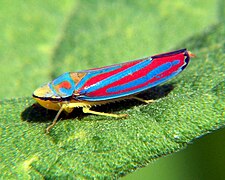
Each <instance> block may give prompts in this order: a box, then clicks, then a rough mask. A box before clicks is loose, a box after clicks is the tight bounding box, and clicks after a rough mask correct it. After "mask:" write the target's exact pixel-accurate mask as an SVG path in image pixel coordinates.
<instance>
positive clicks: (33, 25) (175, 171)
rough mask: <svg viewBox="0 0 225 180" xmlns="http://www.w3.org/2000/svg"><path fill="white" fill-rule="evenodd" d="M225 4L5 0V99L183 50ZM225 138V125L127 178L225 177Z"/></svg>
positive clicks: (1, 54)
mask: <svg viewBox="0 0 225 180" xmlns="http://www.w3.org/2000/svg"><path fill="white" fill-rule="evenodd" d="M224 7H225V5H224V2H223V1H222V0H218V1H214V0H206V1H197V0H186V1H179V0H175V1H173V2H172V1H171V2H169V1H168V2H167V1H156V0H155V1H147V0H140V1H138V0H136V1H135V0H133V1H106V0H105V1H103V0H101V1H91V0H89V1H78V0H65V1H63V2H61V1H54V0H47V1H43V0H41V1H34V0H30V1H18V0H14V1H13V0H11V1H6V0H2V1H1V2H0V19H1V23H0V24H1V26H0V41H1V43H0V62H1V66H0V72H1V76H0V83H1V88H0V98H1V100H4V99H9V98H15V97H27V96H31V94H32V92H33V90H34V89H35V88H37V87H38V86H40V85H41V84H42V83H44V82H47V81H49V80H51V79H52V78H54V77H56V76H57V75H60V74H61V73H63V72H66V71H75V70H80V69H86V68H91V67H98V66H102V65H109V64H112V63H118V62H123V61H126V60H128V59H134V58H138V57H143V56H148V55H152V54H157V53H160V52H166V51H169V50H171V49H174V48H175V47H178V48H180V45H179V44H182V43H183V42H184V41H186V40H187V39H189V38H191V37H192V36H198V35H201V34H202V33H203V32H206V31H208V30H209V29H210V28H211V27H212V26H213V25H216V24H218V23H221V22H222V23H224V20H225V18H224V17H225V13H224ZM222 38H224V37H222ZM221 41H223V39H221ZM112 56H113V58H112ZM92 57H94V58H93V59H95V61H91V58H92ZM96 57H102V58H101V59H99V58H96ZM85 59H88V60H87V61H85ZM96 59H98V60H96ZM81 61H82V63H77V64H75V65H74V67H71V66H70V64H71V62H81ZM224 137H225V130H224V129H221V130H219V131H216V132H214V133H213V134H209V135H207V136H205V137H202V138H200V139H197V140H195V141H193V144H190V145H188V147H187V148H186V149H184V150H183V151H180V152H178V153H174V154H172V155H169V156H166V157H162V158H159V159H158V160H157V161H156V162H154V163H151V164H150V165H149V166H148V167H146V168H143V169H140V170H138V171H136V172H134V173H131V174H130V175H128V176H126V177H124V179H140V178H141V179H224V177H225V172H224V169H225V168H224V164H225V155H224V154H225V141H224V140H225V138H224Z"/></svg>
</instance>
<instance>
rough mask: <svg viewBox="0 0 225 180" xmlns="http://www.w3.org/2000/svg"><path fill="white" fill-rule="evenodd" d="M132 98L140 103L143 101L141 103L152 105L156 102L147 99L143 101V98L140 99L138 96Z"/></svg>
mask: <svg viewBox="0 0 225 180" xmlns="http://www.w3.org/2000/svg"><path fill="white" fill-rule="evenodd" d="M132 98H133V99H136V100H138V101H141V102H144V103H147V104H148V103H152V102H154V100H153V99H150V100H145V99H142V98H139V97H136V96H132Z"/></svg>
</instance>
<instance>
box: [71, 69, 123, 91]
mask: <svg viewBox="0 0 225 180" xmlns="http://www.w3.org/2000/svg"><path fill="white" fill-rule="evenodd" d="M120 67H121V65H116V66H110V67H108V68H104V69H100V70H99V69H98V70H87V71H80V72H84V73H85V72H86V73H87V75H85V76H84V77H83V78H82V79H81V80H80V82H79V83H78V84H77V85H76V87H75V90H79V89H80V88H82V87H83V85H84V84H85V83H86V82H87V81H88V80H89V79H90V78H92V77H94V76H97V75H99V74H102V73H107V72H110V71H114V70H116V69H118V68H120ZM80 93H81V92H80Z"/></svg>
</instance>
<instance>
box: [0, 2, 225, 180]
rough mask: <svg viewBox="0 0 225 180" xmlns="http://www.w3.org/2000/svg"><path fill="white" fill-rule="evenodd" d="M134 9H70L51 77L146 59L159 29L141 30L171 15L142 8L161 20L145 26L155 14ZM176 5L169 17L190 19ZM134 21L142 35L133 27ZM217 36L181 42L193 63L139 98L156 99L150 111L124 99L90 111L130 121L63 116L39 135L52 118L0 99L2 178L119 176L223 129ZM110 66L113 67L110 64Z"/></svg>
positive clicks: (223, 79) (217, 32)
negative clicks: (130, 60) (121, 116)
mask: <svg viewBox="0 0 225 180" xmlns="http://www.w3.org/2000/svg"><path fill="white" fill-rule="evenodd" d="M89 2H90V3H89ZM144 2H145V1H143V3H144ZM179 2H180V1H179ZM143 3H140V4H138V3H128V4H127V5H126V6H125V5H124V4H123V3H120V1H118V2H117V1H115V3H112V2H110V3H109V2H105V1H101V2H99V4H96V3H91V1H87V2H86V1H84V3H79V2H78V3H77V4H76V6H75V9H76V10H74V9H73V13H72V14H71V16H70V17H69V19H68V21H67V24H66V25H65V28H64V33H63V35H62V38H61V40H60V41H59V42H58V43H59V44H58V45H57V47H56V48H55V52H54V53H53V58H52V62H53V64H52V66H53V69H54V71H53V72H51V71H49V72H50V74H51V75H52V76H56V75H57V74H60V73H62V72H64V71H68V69H69V70H71V71H74V69H72V68H71V69H70V67H73V68H74V66H72V65H74V62H78V64H77V66H76V69H77V70H78V69H83V68H86V67H93V66H95V65H96V66H98V65H99V66H101V65H106V64H111V63H116V62H119V58H120V59H125V60H127V59H129V58H132V57H134V56H137V57H139V56H143V54H144V55H149V54H147V52H149V48H151V46H150V45H151V43H152V42H154V40H153V39H155V42H156V39H160V36H162V35H164V32H163V31H164V30H165V28H160V25H158V27H156V28H155V30H149V28H150V27H148V26H149V24H152V26H153V27H155V26H156V25H157V22H161V24H162V23H163V24H164V23H167V22H166V18H165V17H166V16H167V15H168V14H169V13H170V11H171V10H167V9H166V8H164V6H163V3H162V4H160V3H159V4H157V3H156V4H151V6H153V7H155V8H156V9H160V8H162V9H163V10H162V12H160V13H162V14H160V15H159V17H158V18H157V19H156V20H151V21H152V22H151V23H150V22H145V21H146V19H147V17H148V18H150V17H151V16H153V17H155V18H156V16H154V14H155V13H157V12H149V9H148V8H147V7H148V6H149V4H143ZM145 3H146V2H145ZM206 4H207V5H209V3H206ZM164 5H165V4H164ZM184 5H185V7H187V5H188V4H182V3H181V4H179V3H178V5H177V6H176V7H175V9H174V10H176V11H174V12H173V13H176V12H177V13H178V14H179V13H180V12H182V13H184V12H186V13H187V14H188V15H190V14H189V13H190V12H191V11H188V8H186V9H184V8H181V7H184ZM201 5H205V3H204V4H201ZM190 6H191V5H190ZM103 7H104V8H103ZM197 7H199V6H197ZM197 7H196V6H194V7H193V8H197ZM118 9H119V10H120V11H121V12H120V11H118ZM152 9H153V11H154V8H152ZM91 10H92V11H91ZM93 10H95V11H93ZM184 10H185V11H184ZM194 12H197V11H194ZM88 13H90V14H88ZM108 13H109V14H111V16H110V17H113V18H112V19H111V18H110V17H109V16H107V14H108ZM123 13H124V14H123ZM149 13H150V15H149ZM203 14H204V13H203ZM125 15H126V16H125ZM127 16H129V17H130V18H128V17H127ZM89 17H90V18H91V19H89ZM131 17H132V18H131ZM144 17H145V18H144ZM172 17H173V16H172ZM184 17H185V16H184ZM195 17H196V16H195ZM130 19H132V21H131V20H130ZM153 19H154V18H153ZM196 19H197V18H195V19H191V20H190V19H189V18H187V19H186V22H185V23H187V21H188V23H189V25H190V24H191V21H192V20H193V21H195V20H196ZM172 20H173V19H172ZM131 22H133V25H132V24H130V23H131ZM139 22H140V24H141V27H136V26H134V25H136V24H139ZM169 22H170V21H169ZM170 23H171V22H170ZM170 23H168V26H169V24H170ZM174 23H177V24H176V27H177V26H178V27H180V28H181V27H182V26H184V24H180V23H181V21H179V20H178V22H176V21H175V22H174ZM174 23H173V26H174ZM194 23H196V24H197V21H195V22H194ZM96 24H97V25H96ZM99 25H102V26H103V28H99V27H101V26H99ZM192 25H194V24H192ZM205 25H207V23H206V24H205ZM173 26H172V25H171V28H168V29H167V30H168V35H165V36H166V39H167V40H162V41H160V42H161V43H162V44H161V43H159V42H158V41H157V42H158V44H157V45H154V47H153V49H155V50H153V51H156V49H157V48H158V49H161V50H163V48H168V47H171V44H170V43H169V41H168V39H169V37H170V36H171V35H172V34H173V33H174V32H173V31H172V27H173ZM198 27H199V29H198V30H199V32H200V30H201V28H200V26H198ZM98 28H99V29H98ZM173 28H174V27H173ZM187 28H190V27H187V26H186V27H184V28H183V29H184V31H186V33H188V31H189V30H190V29H188V30H187ZM124 29H125V30H126V31H125V30H124ZM130 29H131V30H130ZM161 29H163V30H162V31H161ZM185 29H186V30H185ZM130 31H131V32H130ZM142 31H143V32H142ZM148 31H149V34H152V36H153V37H150V39H148V37H149V34H146V33H147V32H148ZM172 32H173V33H172ZM177 32H178V31H177ZM129 33H131V36H130V35H129ZM132 33H133V34H132ZM193 33H194V31H192V32H190V33H189V34H188V36H190V35H191V34H193ZM157 34H158V36H157ZM125 35H126V36H125ZM175 35H178V34H176V33H175ZM175 35H174V36H173V37H171V38H172V39H173V46H174V47H175V46H177V43H179V42H181V41H183V40H185V38H186V37H180V36H179V37H175ZM224 35H225V25H224V24H218V25H216V26H212V27H211V28H210V30H209V31H207V32H205V33H204V36H202V35H201V34H198V33H197V35H195V36H192V38H190V39H188V40H186V41H185V43H184V44H185V47H187V48H188V49H190V50H193V52H192V53H194V54H196V58H193V59H191V62H190V65H189V66H188V67H187V69H186V70H185V71H184V72H183V73H182V74H180V75H179V76H178V77H177V78H175V79H173V80H172V81H170V82H168V83H167V84H165V85H162V86H159V87H156V88H154V89H152V90H151V91H149V92H148V93H147V94H143V95H141V96H143V97H145V98H149V99H151V98H152V99H155V102H154V103H152V104H148V105H146V104H142V103H139V102H137V101H134V100H129V101H124V102H117V103H112V104H108V105H104V106H100V107H96V108H95V109H96V110H98V111H104V112H116V113H127V114H129V117H128V118H126V119H114V118H110V117H102V116H94V115H87V114H83V113H82V112H81V110H80V109H78V108H77V109H76V110H75V111H74V112H73V113H72V114H70V115H68V116H66V115H62V120H61V121H59V122H58V123H57V125H56V126H55V127H54V128H53V129H52V131H51V132H50V134H48V135H46V134H45V128H46V127H47V126H48V125H49V124H50V123H51V122H52V120H53V118H54V116H55V114H56V112H53V111H48V110H46V109H44V108H42V107H40V106H38V105H37V104H34V103H35V101H34V100H32V99H31V98H30V97H27V98H25V97H22V98H12V99H8V100H2V101H0V114H1V116H0V137H1V141H0V148H1V154H0V172H1V177H4V178H5V179H7V178H20V179H28V178H32V179H34V178H37V179H41V178H43V179H44V178H46V179H50V178H51V179H54V178H78V179H81V178H91V177H92V178H118V177H121V176H124V175H126V174H127V173H128V172H132V171H133V170H135V169H137V168H139V167H143V166H146V165H147V164H148V163H149V162H151V161H153V160H155V159H157V158H159V157H161V156H165V155H167V154H170V153H173V152H176V151H179V150H181V149H182V148H184V147H185V146H187V144H188V143H190V142H191V141H192V140H193V139H195V138H197V137H200V136H202V135H205V134H207V133H209V132H212V131H213V130H215V129H218V128H220V127H222V126H224V125H225V113H224V110H225V109H224V108H225V103H224V102H225V95H224V87H225V74H224V72H225V66H224V54H225V53H224V50H225V48H224V47H225V44H224V41H223V37H225V36H224ZM221 37H222V38H221ZM151 38H152V39H151ZM180 38H182V39H180ZM122 47H123V49H122ZM177 47H182V45H180V46H177ZM157 51H158V50H157ZM113 54H114V56H113ZM112 56H113V58H112ZM73 57H75V58H73ZM114 57H115V58H114ZM103 59H104V62H102V60H103ZM113 59H115V60H116V59H118V60H116V61H115V62H113ZM60 67H62V68H60ZM67 68H68V69H67ZM36 78H38V76H37V77H36ZM24 92H25V91H24ZM12 96H13V95H12ZM15 96H17V94H16V95H15Z"/></svg>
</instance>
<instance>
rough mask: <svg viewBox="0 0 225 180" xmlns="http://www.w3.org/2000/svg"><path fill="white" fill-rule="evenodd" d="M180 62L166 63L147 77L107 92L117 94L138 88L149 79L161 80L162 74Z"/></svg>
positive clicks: (112, 88)
mask: <svg viewBox="0 0 225 180" xmlns="http://www.w3.org/2000/svg"><path fill="white" fill-rule="evenodd" d="M179 62H180V61H179V60H174V61H173V62H171V63H170V62H169V63H165V64H163V65H161V66H159V67H157V68H155V69H154V70H152V71H150V72H149V73H148V74H147V75H146V76H144V77H141V78H138V79H136V80H133V81H131V82H128V83H126V84H122V85H119V86H115V87H111V88H109V89H108V90H107V92H108V93H116V92H118V91H121V90H125V89H129V88H132V87H134V86H138V85H140V84H143V83H144V82H146V81H148V80H149V79H152V78H153V77H157V78H160V76H159V75H160V74H161V73H163V72H164V71H167V70H168V69H170V68H171V67H172V66H174V65H177V64H179Z"/></svg>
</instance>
